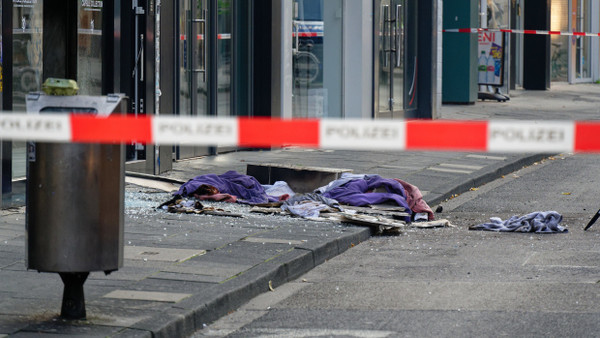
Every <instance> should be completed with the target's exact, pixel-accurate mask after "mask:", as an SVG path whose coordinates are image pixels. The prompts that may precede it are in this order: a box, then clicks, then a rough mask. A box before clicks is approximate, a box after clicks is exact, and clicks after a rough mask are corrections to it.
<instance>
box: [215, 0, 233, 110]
mask: <svg viewBox="0 0 600 338" xmlns="http://www.w3.org/2000/svg"><path fill="white" fill-rule="evenodd" d="M218 6H219V7H218V9H217V10H218V13H217V34H218V35H217V115H218V116H230V115H231V49H232V41H233V39H232V34H231V32H232V29H233V11H232V8H231V6H232V4H231V0H221V1H218Z"/></svg>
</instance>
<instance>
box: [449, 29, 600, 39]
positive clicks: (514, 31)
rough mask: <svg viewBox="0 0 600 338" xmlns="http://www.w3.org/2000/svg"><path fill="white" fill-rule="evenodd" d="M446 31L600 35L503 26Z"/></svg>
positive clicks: (450, 31)
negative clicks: (503, 27)
mask: <svg viewBox="0 0 600 338" xmlns="http://www.w3.org/2000/svg"><path fill="white" fill-rule="evenodd" d="M442 32H444V33H481V32H503V33H513V34H537V35H565V36H595V37H600V33H587V32H559V31H544V30H534V29H502V28H448V29H444V30H442Z"/></svg>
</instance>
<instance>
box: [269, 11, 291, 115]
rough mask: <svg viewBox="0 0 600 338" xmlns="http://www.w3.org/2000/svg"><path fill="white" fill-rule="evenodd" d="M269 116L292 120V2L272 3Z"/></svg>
mask: <svg viewBox="0 0 600 338" xmlns="http://www.w3.org/2000/svg"><path fill="white" fill-rule="evenodd" d="M272 6H273V7H272V8H273V10H272V14H273V16H272V21H271V22H272V25H273V26H272V27H273V29H272V31H271V34H272V50H271V53H272V56H271V60H272V63H271V64H272V73H271V93H272V96H271V116H272V117H281V118H292V82H293V80H292V76H293V75H292V72H293V65H292V48H291V46H292V26H293V24H292V17H293V1H281V0H274V1H273V2H272Z"/></svg>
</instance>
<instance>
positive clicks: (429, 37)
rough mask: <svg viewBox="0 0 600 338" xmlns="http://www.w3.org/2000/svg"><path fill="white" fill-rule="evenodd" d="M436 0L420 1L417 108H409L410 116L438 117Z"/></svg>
mask: <svg viewBox="0 0 600 338" xmlns="http://www.w3.org/2000/svg"><path fill="white" fill-rule="evenodd" d="M439 10H440V9H439V8H438V1H437V0H420V1H419V13H418V19H417V22H418V28H417V31H418V41H419V46H418V52H417V55H418V68H417V69H418V71H417V73H418V81H417V92H418V93H419V96H418V97H417V100H418V103H417V107H418V108H417V109H416V110H414V111H410V112H409V113H410V114H411V115H407V116H406V117H407V118H413V117H414V118H423V119H432V118H437V115H438V106H439V104H441V102H439V97H438V92H437V89H438V81H441V78H440V77H438V75H439V73H438V68H440V67H441V64H438V59H439V58H441V55H438V39H440V38H441V37H440V36H439V33H438V32H439V28H440V27H438V16H439V13H438V11H439ZM412 114H414V115H412Z"/></svg>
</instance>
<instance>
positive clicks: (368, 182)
mask: <svg viewBox="0 0 600 338" xmlns="http://www.w3.org/2000/svg"><path fill="white" fill-rule="evenodd" d="M376 188H385V189H386V190H387V192H368V191H371V190H373V189H376ZM323 196H325V197H329V198H333V199H335V200H337V201H338V202H340V203H344V204H349V205H354V206H358V207H360V206H365V205H370V204H381V203H385V202H394V203H395V204H398V205H399V206H401V207H404V208H405V209H406V212H407V213H409V214H411V213H412V212H411V210H410V207H409V206H408V203H407V202H406V192H405V191H404V188H403V187H402V184H400V182H398V181H396V180H394V179H389V178H382V177H381V176H379V175H368V176H366V177H365V178H364V179H356V180H352V181H349V182H348V183H346V184H344V185H342V186H340V187H337V188H335V189H332V190H329V191H327V192H325V193H323ZM407 221H408V222H410V217H408V218H407Z"/></svg>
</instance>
